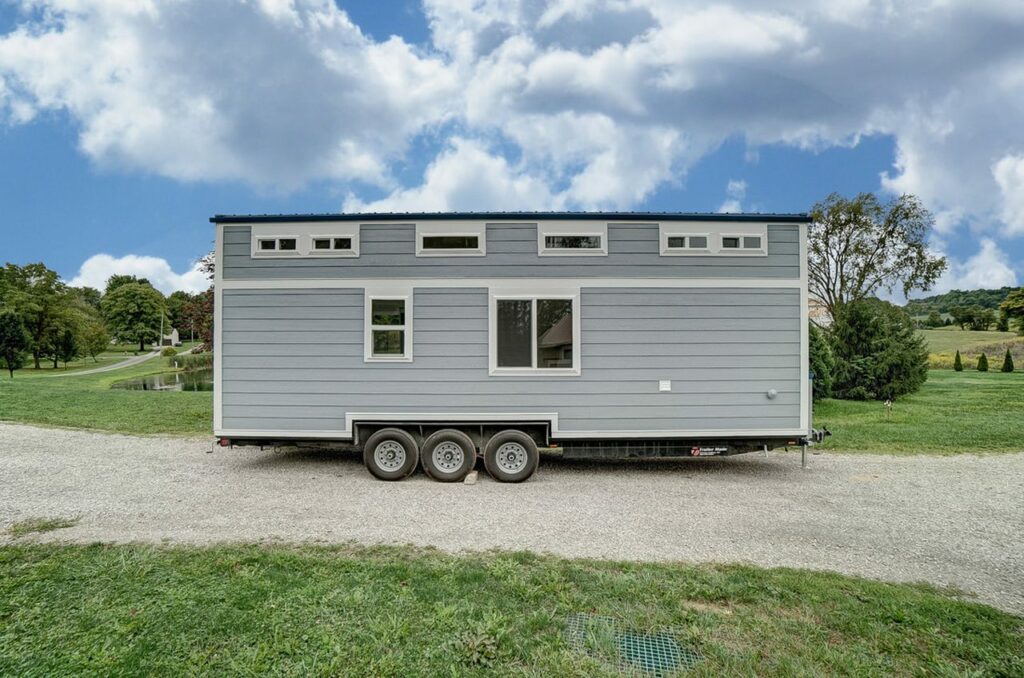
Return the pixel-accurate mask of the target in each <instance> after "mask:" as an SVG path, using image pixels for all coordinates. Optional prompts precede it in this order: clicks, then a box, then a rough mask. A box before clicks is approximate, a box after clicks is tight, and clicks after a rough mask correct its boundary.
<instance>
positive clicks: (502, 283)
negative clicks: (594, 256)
mask: <svg viewBox="0 0 1024 678" xmlns="http://www.w3.org/2000/svg"><path fill="white" fill-rule="evenodd" d="M804 275H805V276H806V271H804ZM389 284H391V285H403V286H406V287H413V288H417V287H434V288H448V289H451V288H478V289H487V288H499V287H500V288H502V289H503V290H504V289H514V290H519V291H523V292H544V291H545V290H550V289H554V288H565V287H566V286H567V285H572V286H573V287H581V288H586V289H591V288H601V287H604V288H669V289H685V288H689V287H693V288H729V287H734V288H745V289H749V288H764V289H802V288H804V287H806V282H805V280H804V279H802V278H390V279H389V278H288V279H278V280H268V279H266V278H261V279H259V280H250V279H246V280H238V279H235V280H223V281H219V282H218V286H219V287H221V288H223V289H227V290H275V289H276V290H283V289H293V290H304V289H352V288H369V287H379V286H381V285H389Z"/></svg>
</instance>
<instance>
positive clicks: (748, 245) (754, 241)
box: [743, 235, 761, 250]
mask: <svg viewBox="0 0 1024 678" xmlns="http://www.w3.org/2000/svg"><path fill="white" fill-rule="evenodd" d="M743 249H746V250H759V249H761V236H759V235H747V236H744V237H743Z"/></svg>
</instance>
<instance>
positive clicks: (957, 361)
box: [953, 350, 964, 372]
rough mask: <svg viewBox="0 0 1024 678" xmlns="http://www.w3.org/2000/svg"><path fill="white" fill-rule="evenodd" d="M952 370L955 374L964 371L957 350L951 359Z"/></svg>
mask: <svg viewBox="0 0 1024 678" xmlns="http://www.w3.org/2000/svg"><path fill="white" fill-rule="evenodd" d="M953 369H954V370H956V371H957V372H963V371H964V361H963V360H961V359H960V351H959V350H957V352H956V357H955V358H953Z"/></svg>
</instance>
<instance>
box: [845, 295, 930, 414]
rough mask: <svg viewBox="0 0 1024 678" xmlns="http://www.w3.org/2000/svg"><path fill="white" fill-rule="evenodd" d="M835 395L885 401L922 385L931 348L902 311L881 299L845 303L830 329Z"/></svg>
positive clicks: (926, 376) (849, 398)
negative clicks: (833, 357)
mask: <svg viewBox="0 0 1024 678" xmlns="http://www.w3.org/2000/svg"><path fill="white" fill-rule="evenodd" d="M830 335H831V339H832V351H833V353H834V355H835V372H834V379H833V385H832V393H833V395H834V397H836V398H841V399H844V400H886V399H891V398H896V397H898V396H901V395H906V394H907V393H913V392H915V391H917V390H918V389H919V388H921V384H923V383H924V382H925V380H927V379H928V348H927V346H926V344H925V341H924V338H923V337H921V335H919V334H918V333H917V332H916V331H915V330H914V323H913V321H912V320H911V319H910V316H909V315H907V314H906V312H905V311H903V309H901V308H899V307H898V306H894V305H893V304H890V303H888V302H885V301H881V300H879V299H865V300H863V301H857V302H854V303H852V304H847V305H845V306H843V307H842V308H841V309H840V310H839V312H838V313H837V314H836V318H835V322H834V323H833V325H832V327H831V331H830Z"/></svg>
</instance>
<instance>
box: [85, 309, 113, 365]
mask: <svg viewBox="0 0 1024 678" xmlns="http://www.w3.org/2000/svg"><path fill="white" fill-rule="evenodd" d="M81 343H82V350H83V351H84V352H85V354H86V355H88V356H89V357H90V358H92V360H93V362H99V361H98V360H97V359H96V356H98V355H99V354H100V353H103V352H104V351H106V350H107V348H108V347H109V346H110V332H108V331H107V328H106V327H105V326H104V325H103V323H102V322H101V321H100V320H99V319H93V318H91V319H89V320H88V321H86V323H85V324H84V326H83V327H82V329H81Z"/></svg>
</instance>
